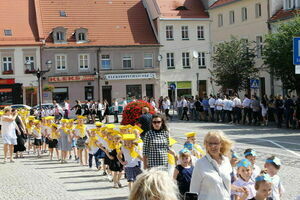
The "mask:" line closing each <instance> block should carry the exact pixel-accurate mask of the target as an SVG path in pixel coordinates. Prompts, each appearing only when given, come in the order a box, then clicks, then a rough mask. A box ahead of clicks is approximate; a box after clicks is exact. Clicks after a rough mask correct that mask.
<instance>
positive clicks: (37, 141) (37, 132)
mask: <svg viewBox="0 0 300 200" xmlns="http://www.w3.org/2000/svg"><path fill="white" fill-rule="evenodd" d="M33 123H34V129H33V131H32V135H33V137H34V146H35V149H36V151H37V157H38V158H40V157H41V155H40V154H41V148H42V133H41V122H40V121H39V120H34V121H33Z"/></svg>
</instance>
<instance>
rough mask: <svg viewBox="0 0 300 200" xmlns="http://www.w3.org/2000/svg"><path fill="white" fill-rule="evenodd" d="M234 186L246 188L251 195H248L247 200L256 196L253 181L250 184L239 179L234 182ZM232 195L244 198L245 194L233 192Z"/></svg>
mask: <svg viewBox="0 0 300 200" xmlns="http://www.w3.org/2000/svg"><path fill="white" fill-rule="evenodd" d="M233 185H236V186H238V187H246V188H247V189H248V191H249V195H248V197H247V199H252V198H253V197H255V195H256V190H255V182H254V181H252V180H251V179H250V180H249V181H248V182H246V181H244V180H243V179H241V178H238V180H236V181H234V182H233ZM232 194H235V195H238V196H240V197H242V196H243V193H241V192H234V191H232Z"/></svg>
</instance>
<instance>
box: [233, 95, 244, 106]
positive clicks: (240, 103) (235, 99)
mask: <svg viewBox="0 0 300 200" xmlns="http://www.w3.org/2000/svg"><path fill="white" fill-rule="evenodd" d="M233 106H234V107H237V108H239V107H242V102H241V100H240V99H239V98H237V97H235V98H234V99H233Z"/></svg>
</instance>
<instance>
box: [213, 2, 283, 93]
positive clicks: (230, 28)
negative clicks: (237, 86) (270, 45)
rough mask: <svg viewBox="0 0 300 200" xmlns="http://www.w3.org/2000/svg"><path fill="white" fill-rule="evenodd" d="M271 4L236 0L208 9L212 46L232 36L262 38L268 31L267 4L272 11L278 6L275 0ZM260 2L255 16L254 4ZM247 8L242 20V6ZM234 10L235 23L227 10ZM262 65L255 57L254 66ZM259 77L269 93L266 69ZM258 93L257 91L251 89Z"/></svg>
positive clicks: (269, 80) (249, 38) (249, 39)
mask: <svg viewBox="0 0 300 200" xmlns="http://www.w3.org/2000/svg"><path fill="white" fill-rule="evenodd" d="M271 2H272V4H270V5H268V1H265V0H242V1H237V2H235V3H231V4H228V5H225V6H221V7H217V8H214V9H210V10H209V13H210V17H211V19H212V24H211V40H212V46H213V48H214V46H215V45H217V44H219V43H221V42H223V41H228V40H230V39H231V37H232V36H234V37H236V38H238V39H241V38H243V39H248V41H249V42H254V44H253V45H254V46H255V42H256V37H257V36H262V37H263V40H264V38H265V35H266V34H268V33H269V29H268V25H267V21H268V19H269V16H268V9H269V8H268V6H271V9H272V12H274V10H276V9H277V8H278V7H280V6H279V5H278V4H279V2H278V1H277V0H275V1H271ZM256 3H260V4H261V14H262V15H261V16H260V17H256V15H255V4H256ZM244 7H246V8H247V11H248V12H247V14H248V15H247V20H246V21H242V8H244ZM230 11H234V15H235V23H234V24H230V23H229V12H230ZM219 14H222V15H223V26H221V27H219V24H218V16H219ZM262 65H263V61H262V59H261V58H257V59H256V66H257V67H261V66H262ZM259 77H264V78H265V83H266V86H265V89H266V94H267V95H270V94H271V78H270V74H269V73H267V72H266V71H263V70H261V71H260V73H259ZM253 92H257V93H258V94H259V91H253Z"/></svg>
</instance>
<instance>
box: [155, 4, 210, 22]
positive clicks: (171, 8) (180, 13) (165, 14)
mask: <svg viewBox="0 0 300 200" xmlns="http://www.w3.org/2000/svg"><path fill="white" fill-rule="evenodd" d="M156 3H157V5H158V7H159V9H160V13H161V16H160V17H161V18H208V14H207V12H205V9H204V6H203V4H202V2H201V0H156ZM180 6H184V7H185V8H186V9H187V10H176V8H178V7H180Z"/></svg>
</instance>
